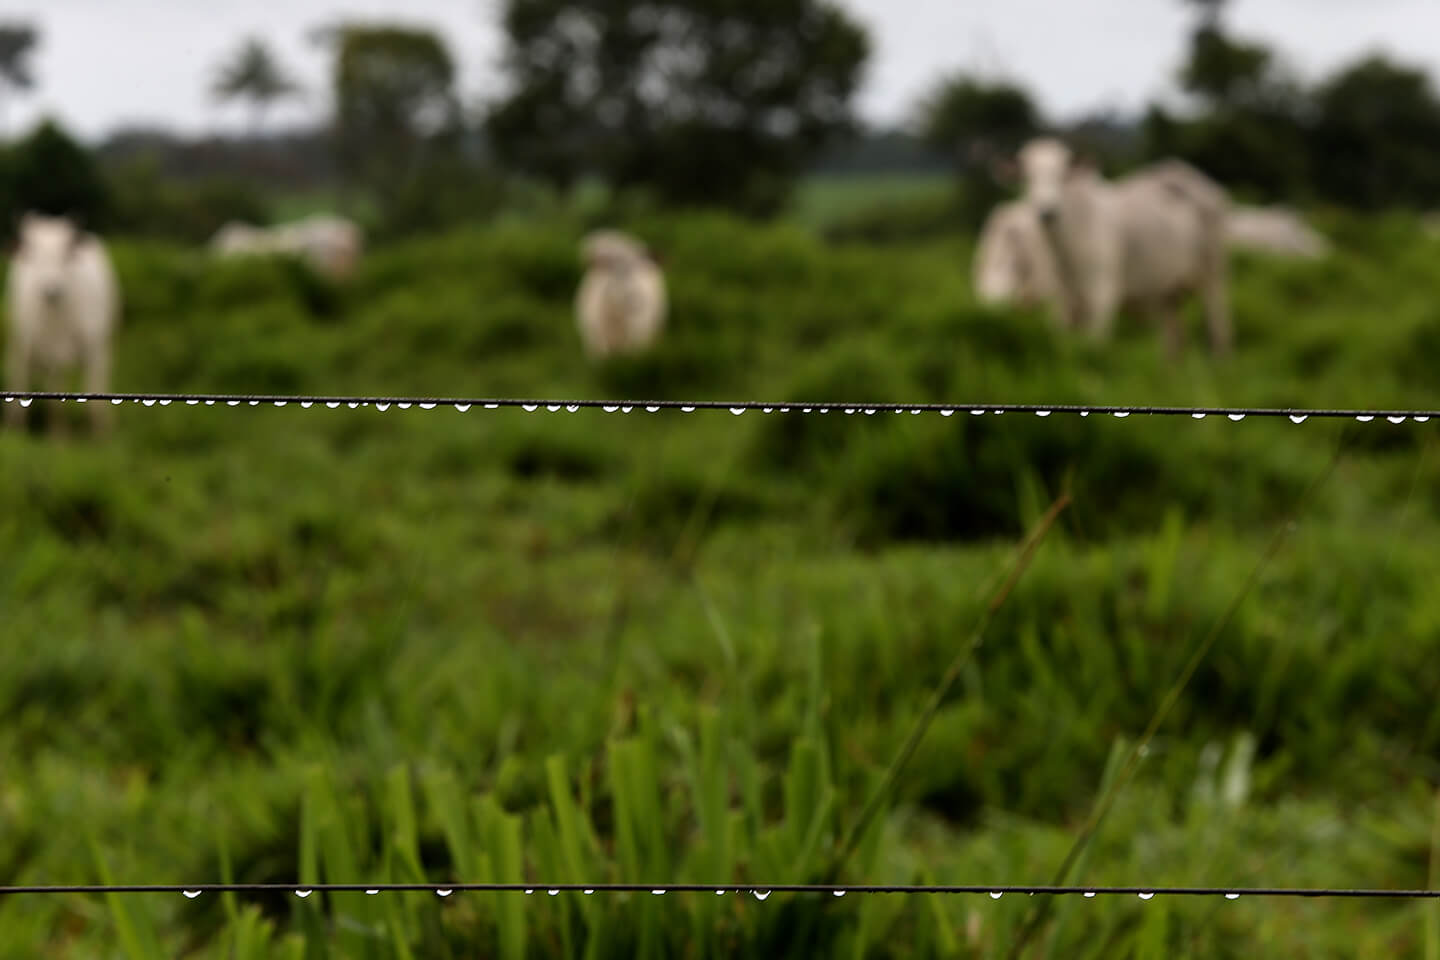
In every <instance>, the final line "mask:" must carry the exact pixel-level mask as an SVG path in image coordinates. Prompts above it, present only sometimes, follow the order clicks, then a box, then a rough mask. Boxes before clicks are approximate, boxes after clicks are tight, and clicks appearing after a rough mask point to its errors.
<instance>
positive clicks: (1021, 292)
mask: <svg viewBox="0 0 1440 960" xmlns="http://www.w3.org/2000/svg"><path fill="white" fill-rule="evenodd" d="M972 272H973V274H974V279H973V282H974V286H975V295H976V298H977V299H978V300H979V301H980V302H981V303H984V304H987V305H990V306H1000V305H1011V304H1014V305H1018V306H1023V307H1029V306H1038V305H1039V304H1042V303H1046V302H1048V301H1050V300H1051V299H1052V298H1053V297H1054V296H1055V295H1056V293H1057V292H1058V290H1059V280H1058V278H1057V277H1056V276H1055V261H1054V258H1053V257H1051V255H1050V249H1049V246H1048V244H1047V242H1046V240H1045V233H1044V231H1043V230H1041V228H1040V221H1039V220H1038V219H1037V218H1036V216H1035V213H1034V211H1032V210H1031V209H1030V208H1029V207H1028V206H1027V205H1025V204H1023V203H1020V202H1018V201H1011V202H1009V203H1002V204H1000V205H999V206H997V207H995V209H994V210H992V211H990V215H989V216H988V217H986V218H985V223H984V225H983V226H981V228H980V238H979V240H978V241H977V242H976V244H975V254H974V259H973V261H972Z"/></svg>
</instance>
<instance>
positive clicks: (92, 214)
mask: <svg viewBox="0 0 1440 960" xmlns="http://www.w3.org/2000/svg"><path fill="white" fill-rule="evenodd" d="M9 154H10V156H9V158H8V163H7V164H6V166H7V169H6V174H7V176H6V179H7V181H8V182H7V183H6V187H7V189H6V191H5V192H6V193H7V194H8V196H6V197H5V198H4V201H5V202H6V203H8V204H9V206H10V209H9V210H7V211H3V212H0V219H3V221H4V222H5V223H7V224H8V223H9V222H10V219H9V217H7V216H5V214H9V215H11V216H13V215H15V214H19V213H24V212H26V211H27V210H29V211H34V212H36V213H48V214H51V215H54V216H59V215H68V216H74V217H78V218H79V219H80V220H81V221H82V222H83V223H85V224H87V225H88V226H91V227H97V228H100V229H104V228H105V226H106V225H107V223H108V220H107V218H108V217H109V215H110V212H111V197H110V190H109V186H108V185H107V183H106V181H105V177H104V175H103V174H102V173H101V171H100V167H99V164H98V163H96V161H95V158H94V157H93V156H92V155H91V154H90V152H89V151H88V150H86V149H85V147H84V146H83V145H81V144H80V143H78V142H77V141H76V140H75V139H74V138H73V137H72V136H70V134H69V133H67V132H66V131H65V130H64V128H62V127H61V126H60V125H59V124H58V123H56V122H55V121H54V120H51V119H48V118H47V119H45V120H42V121H41V122H40V123H39V124H37V125H36V127H35V129H34V130H32V131H31V132H30V133H29V134H27V135H26V136H25V137H23V138H21V139H19V140H17V141H16V142H15V144H14V145H13V146H12V147H11V148H10V150H9Z"/></svg>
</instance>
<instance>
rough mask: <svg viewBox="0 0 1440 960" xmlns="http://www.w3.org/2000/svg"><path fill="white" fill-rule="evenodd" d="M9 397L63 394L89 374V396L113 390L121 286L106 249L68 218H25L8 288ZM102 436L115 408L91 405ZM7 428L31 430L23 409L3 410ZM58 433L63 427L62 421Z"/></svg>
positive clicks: (16, 405)
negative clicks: (73, 378)
mask: <svg viewBox="0 0 1440 960" xmlns="http://www.w3.org/2000/svg"><path fill="white" fill-rule="evenodd" d="M5 292H6V311H7V313H8V315H9V327H8V333H9V342H8V343H7V345H6V350H5V379H6V382H7V384H8V389H10V390H16V391H25V390H30V389H31V386H30V384H31V381H32V378H34V379H38V380H39V381H40V382H41V383H42V384H43V387H42V389H45V390H51V391H60V390H62V389H64V387H63V383H64V378H65V375H66V374H67V373H71V372H73V370H74V368H75V367H77V366H81V367H83V368H84V386H85V392H87V393H104V392H106V391H107V390H108V389H109V384H110V368H111V356H110V353H111V347H112V339H113V336H114V332H115V328H116V326H117V325H118V324H119V321H120V284H119V281H118V280H117V279H116V275H115V269H114V266H113V265H112V264H111V262H110V255H109V253H108V252H107V251H106V249H105V244H104V242H103V241H102V240H101V239H100V238H99V237H97V236H95V235H94V234H92V233H88V232H86V231H85V230H83V229H81V228H80V227H79V226H78V225H77V224H76V223H75V222H74V221H73V220H71V219H69V218H67V217H51V216H43V215H40V214H35V213H27V214H25V215H24V216H23V217H21V218H20V223H19V228H18V235H17V237H16V248H15V254H14V256H13V257H12V259H11V261H10V274H9V278H8V280H7V283H6V291H5ZM89 409H90V415H91V422H92V425H93V427H94V429H95V431H96V432H97V433H103V432H105V430H106V429H107V428H108V426H109V413H110V405H109V404H106V403H96V402H92V403H90V404H89ZM5 421H6V424H7V425H8V426H12V427H19V426H23V425H24V422H25V408H24V407H22V406H21V405H20V403H19V402H18V401H15V402H13V403H7V404H5ZM57 429H63V423H61V422H60V421H57Z"/></svg>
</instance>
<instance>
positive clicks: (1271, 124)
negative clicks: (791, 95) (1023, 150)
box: [918, 0, 1440, 220]
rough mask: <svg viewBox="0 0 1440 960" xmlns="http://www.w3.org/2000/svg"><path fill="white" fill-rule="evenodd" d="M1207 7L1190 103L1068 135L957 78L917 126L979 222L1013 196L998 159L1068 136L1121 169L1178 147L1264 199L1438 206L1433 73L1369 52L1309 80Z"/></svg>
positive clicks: (1186, 81) (1368, 207)
mask: <svg viewBox="0 0 1440 960" xmlns="http://www.w3.org/2000/svg"><path fill="white" fill-rule="evenodd" d="M1186 2H1188V3H1189V4H1190V5H1191V6H1194V7H1196V8H1197V9H1198V18H1197V22H1196V23H1195V24H1194V25H1193V28H1192V31H1191V34H1190V38H1189V44H1188V50H1187V54H1186V57H1185V59H1184V61H1183V62H1182V63H1181V64H1180V65H1179V67H1178V69H1177V71H1176V76H1175V80H1176V82H1177V85H1178V87H1179V88H1180V90H1181V91H1182V92H1183V93H1184V94H1186V95H1187V98H1188V99H1189V100H1190V102H1191V106H1190V108H1189V109H1187V110H1185V111H1184V112H1179V111H1174V110H1171V109H1167V108H1166V107H1164V106H1162V105H1159V104H1152V105H1151V106H1150V107H1149V108H1148V109H1147V110H1146V112H1145V114H1144V116H1143V117H1142V118H1140V120H1139V123H1138V125H1137V127H1136V129H1135V130H1134V131H1133V135H1131V134H1130V133H1129V132H1128V131H1126V130H1124V129H1123V128H1121V127H1112V128H1110V129H1108V130H1107V129H1105V128H1104V127H1103V126H1102V127H1094V126H1092V127H1090V128H1088V129H1069V130H1062V129H1060V128H1059V125H1057V124H1055V123H1054V122H1053V121H1050V120H1048V119H1047V118H1045V117H1044V116H1043V115H1042V113H1041V111H1040V110H1039V108H1038V107H1037V105H1036V103H1035V101H1034V99H1033V98H1032V97H1031V96H1030V94H1029V93H1028V92H1027V91H1026V90H1025V89H1024V87H1023V85H1021V84H1019V83H1015V82H1009V81H995V80H985V79H982V78H978V77H974V76H969V75H963V74H962V75H956V76H954V77H951V78H949V79H947V80H946V81H945V82H944V83H942V84H940V85H939V86H938V87H937V89H936V90H935V91H934V92H933V93H932V94H931V95H930V96H929V97H928V98H927V99H926V100H925V102H924V103H922V104H921V107H920V110H919V117H918V126H919V128H920V130H921V131H922V132H923V135H924V137H925V140H926V142H927V143H928V144H929V145H930V146H931V147H932V148H934V149H936V150H939V151H942V152H944V153H945V154H946V155H947V156H948V157H949V158H950V161H951V167H952V169H953V170H954V171H955V172H956V173H957V174H958V175H959V176H960V177H961V179H962V181H963V184H964V187H965V190H964V191H962V193H963V194H964V195H965V197H967V198H968V199H967V200H966V202H965V204H964V205H965V207H966V210H965V213H966V215H967V217H968V218H969V219H972V220H973V219H974V218H976V217H978V216H979V215H980V214H981V212H982V211H983V210H985V209H988V207H989V205H990V204H991V203H993V202H994V200H995V199H997V198H998V196H999V195H1000V193H1001V188H1000V187H999V186H998V185H997V184H995V183H994V182H993V181H992V180H991V179H990V178H989V177H988V176H987V172H988V171H987V169H986V164H987V159H986V158H987V157H989V156H993V155H994V153H996V152H997V151H1008V150H1013V149H1014V148H1015V147H1016V146H1017V145H1018V144H1019V143H1021V142H1022V141H1023V140H1024V139H1026V138H1028V137H1030V136H1034V135H1036V134H1037V133H1041V132H1063V133H1066V134H1067V135H1069V137H1070V139H1071V140H1072V141H1076V142H1078V143H1079V145H1080V146H1081V147H1082V148H1085V149H1086V150H1087V152H1089V153H1091V154H1092V155H1093V156H1095V157H1096V158H1097V159H1099V160H1100V162H1101V164H1102V166H1103V167H1105V168H1106V169H1107V170H1108V171H1109V172H1112V173H1114V172H1119V171H1121V170H1124V169H1127V168H1130V167H1133V166H1134V165H1136V164H1140V163H1144V162H1148V161H1153V160H1156V159H1159V158H1162V157H1166V156H1179V157H1182V158H1184V159H1186V160H1188V161H1190V162H1191V163H1193V164H1195V165H1196V166H1197V167H1199V168H1200V169H1202V170H1205V171H1206V172H1207V173H1209V174H1210V175H1211V176H1214V177H1216V178H1217V179H1218V180H1220V181H1221V182H1222V183H1224V184H1226V185H1227V186H1228V187H1229V188H1230V189H1231V190H1232V191H1234V192H1235V193H1236V195H1237V196H1239V197H1241V198H1245V199H1250V200H1254V201H1259V202H1285V203H1292V204H1298V205H1314V204H1328V205H1334V206H1337V207H1345V208H1350V209H1355V210H1362V211H1379V210H1384V209H1389V208H1411V209H1415V208H1421V209H1426V208H1434V207H1440V97H1437V95H1436V92H1435V89H1434V87H1433V85H1432V83H1431V80H1430V77H1429V76H1428V75H1427V73H1426V72H1425V70H1424V69H1422V68H1419V67H1413V66H1409V65H1406V64H1403V63H1398V62H1395V61H1393V60H1391V59H1389V58H1387V57H1385V56H1382V55H1379V54H1370V55H1365V56H1362V57H1359V58H1357V59H1356V60H1354V61H1352V62H1350V63H1348V64H1345V65H1343V66H1341V67H1340V68H1339V69H1338V70H1336V71H1335V72H1333V73H1332V74H1331V75H1329V76H1326V77H1322V78H1320V79H1319V80H1318V81H1317V82H1313V83H1306V82H1304V81H1303V80H1302V79H1301V78H1299V77H1298V76H1297V74H1296V72H1295V71H1294V70H1292V69H1291V68H1290V67H1289V66H1288V65H1287V62H1286V59H1285V57H1284V55H1283V53H1282V52H1281V51H1279V50H1276V49H1273V48H1271V47H1269V46H1267V45H1265V44H1263V43H1259V42H1257V41H1255V40H1253V39H1249V38H1245V37H1240V36H1236V35H1235V34H1233V33H1232V32H1231V31H1230V30H1229V29H1227V27H1226V25H1225V23H1224V20H1223V13H1224V7H1225V5H1226V0H1186Z"/></svg>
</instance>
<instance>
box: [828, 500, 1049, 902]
mask: <svg viewBox="0 0 1440 960" xmlns="http://www.w3.org/2000/svg"><path fill="white" fill-rule="evenodd" d="M1069 505H1070V495H1069V494H1068V493H1062V494H1061V495H1060V497H1059V499H1057V500H1056V501H1055V502H1054V503H1052V504H1051V505H1050V509H1049V510H1046V511H1045V516H1043V517H1041V518H1040V522H1039V524H1037V525H1036V527H1035V529H1034V530H1033V531H1032V532H1031V533H1030V534H1029V535H1028V536H1027V537H1026V538H1025V541H1024V542H1023V543H1022V544H1021V546H1020V549H1019V552H1018V554H1017V556H1016V558H1015V562H1014V564H1013V566H1012V568H1011V571H1010V576H1009V577H1007V578H1006V579H1005V582H1004V583H1003V584H1001V586H1000V590H999V592H997V593H996V594H995V596H994V597H993V598H992V599H991V600H990V602H989V603H988V604H987V605H986V606H985V609H984V611H983V612H982V613H981V615H980V620H979V622H978V623H976V625H975V629H974V630H973V631H971V634H970V639H969V640H968V642H966V644H965V645H964V646H963V647H961V648H960V650H959V652H958V653H956V654H955V659H954V660H952V661H951V663H950V667H949V669H948V670H946V671H945V675H944V677H943V678H941V680H940V685H939V686H938V687H936V688H935V693H934V694H933V695H932V696H931V697H930V703H929V705H928V706H926V708H925V711H924V712H923V713H921V714H920V718H919V719H918V720H916V722H915V726H914V728H913V729H912V730H911V731H910V735H909V736H908V737H906V739H905V743H904V745H903V746H901V748H900V752H899V753H898V754H896V756H895V759H893V760H891V761H890V765H889V767H887V768H886V770H885V774H884V776H883V777H882V778H881V780H880V783H879V784H878V785H877V786H876V788H875V792H874V793H872V794H871V795H870V799H869V800H868V801H867V802H866V804H865V806H864V807H863V808H862V809H861V811H860V815H859V817H857V818H856V820H855V823H854V824H853V825H852V826H851V828H850V831H849V833H848V834H847V835H846V838H845V841H844V843H842V844H841V845H840V850H839V851H838V852H837V853H836V855H835V858H834V859H833V860H832V861H831V864H830V867H829V869H828V870H827V871H826V875H827V877H828V880H827V881H826V882H829V883H834V882H835V879H836V878H837V877H838V876H839V875H840V871H841V869H842V868H843V867H844V865H845V861H846V860H848V859H849V858H850V854H851V853H852V852H853V851H854V849H855V845H856V843H858V842H859V839H860V836H861V834H862V833H864V830H865V828H866V826H867V825H868V824H869V822H870V819H871V818H872V817H874V816H875V815H876V814H877V813H878V812H879V810H880V805H881V803H883V802H884V800H885V796H886V794H887V793H888V792H889V791H890V787H891V786H892V785H893V784H894V783H895V780H896V778H897V777H898V776H899V775H900V771H901V770H902V769H903V768H904V766H905V764H906V763H907V762H909V760H910V758H911V756H913V755H914V753H915V750H916V748H917V747H919V746H920V741H921V739H923V738H924V736H925V733H926V731H927V730H929V729H930V724H931V722H933V721H934V719H935V715H936V714H937V713H939V712H940V706H941V704H943V703H944V702H945V697H946V695H947V694H948V693H949V692H950V688H951V687H953V686H954V685H955V681H956V680H957V679H959V677H960V673H961V671H962V670H963V669H964V667H965V664H966V663H967V662H969V660H970V657H971V655H972V654H973V653H974V652H975V649H976V648H977V647H979V646H980V642H981V640H982V639H983V638H984V636H985V629H986V628H987V627H988V626H989V625H990V621H991V620H992V619H994V617H995V614H996V612H997V611H998V610H999V609H1000V607H1001V606H1003V605H1004V603H1005V601H1006V599H1008V598H1009V596H1010V593H1011V592H1012V591H1013V590H1014V589H1015V584H1017V583H1018V582H1019V581H1020V578H1021V577H1022V576H1023V575H1024V574H1025V571H1026V570H1027V569H1029V567H1030V560H1031V558H1033V557H1034V555H1035V551H1036V550H1037V549H1039V546H1040V542H1041V541H1042V540H1043V539H1044V538H1045V535H1046V534H1047V533H1049V532H1050V528H1051V527H1052V526H1053V525H1054V523H1055V518H1056V517H1058V516H1060V513H1061V511H1063V510H1064V509H1065V508H1066V507H1067V506H1069Z"/></svg>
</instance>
